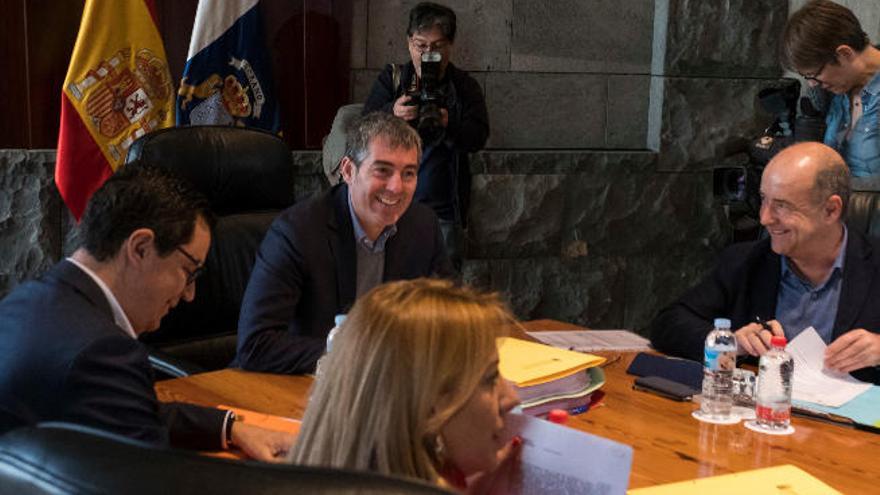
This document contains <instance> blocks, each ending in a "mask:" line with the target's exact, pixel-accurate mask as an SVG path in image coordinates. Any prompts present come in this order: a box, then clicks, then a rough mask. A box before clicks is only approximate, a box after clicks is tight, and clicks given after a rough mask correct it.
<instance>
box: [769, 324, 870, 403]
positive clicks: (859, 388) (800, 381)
mask: <svg viewBox="0 0 880 495" xmlns="http://www.w3.org/2000/svg"><path fill="white" fill-rule="evenodd" d="M825 349H826V346H825V342H823V341H822V338H821V337H819V334H818V333H816V330H815V329H814V328H813V327H809V328H807V329H806V330H804V331H803V332H801V333H800V334H798V336H797V337H795V338H794V339H792V341H791V342H789V344H788V346H787V347H786V350H787V351H788V352H789V353H790V354H791V357H792V358H794V380H793V383H792V399H794V400H796V401H806V402H814V403H816V404H821V405H825V406H831V407H840V406H841V405H843V404H845V403H846V402H848V401H850V400H852V399H853V398H854V397H856V396H857V395H859V394H861V393H863V392H865V391H866V390H868V389H869V388H871V384H870V383H863V382H860V381H858V380H856V379H855V378H853V377H851V376H849V375H847V374H840V373H837V372H835V371H832V370H828V369H823V367H824V363H825Z"/></svg>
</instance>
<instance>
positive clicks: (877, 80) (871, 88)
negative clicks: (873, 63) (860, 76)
mask: <svg viewBox="0 0 880 495" xmlns="http://www.w3.org/2000/svg"><path fill="white" fill-rule="evenodd" d="M862 93H870V94H871V96H877V94H878V93H880V71H878V72H877V73H876V74H874V76H873V77H872V78H871V80H870V81H868V84H866V85H865V87H864V88H862Z"/></svg>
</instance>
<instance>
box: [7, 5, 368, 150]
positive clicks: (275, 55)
mask: <svg viewBox="0 0 880 495" xmlns="http://www.w3.org/2000/svg"><path fill="white" fill-rule="evenodd" d="M84 3H85V0H3V1H2V9H3V14H4V15H2V16H0V56H2V57H3V59H2V60H3V68H4V77H3V78H0V94H2V95H3V96H2V98H0V101H3V102H4V103H3V112H0V148H29V149H35V148H55V146H56V144H57V139H58V121H59V102H60V98H61V85H62V84H63V81H64V77H65V74H66V73H67V66H68V64H69V62H70V55H71V53H72V51H73V45H74V43H75V41H76V34H77V30H78V29H79V23H80V19H81V17H82V10H83V5H84ZM349 4H350V2H348V1H346V0H296V1H289V0H262V1H261V9H262V11H263V19H264V24H265V46H266V48H267V50H269V51H270V59H271V60H272V62H273V67H272V72H273V79H274V80H275V94H276V95H277V97H278V99H279V102H280V105H281V119H282V130H283V133H284V139H285V141H287V143H288V144H289V145H290V146H291V148H293V149H304V148H312V149H314V148H320V146H321V140H322V138H323V136H324V135H325V134H326V133H327V132H328V131H329V129H330V124H331V123H332V120H333V116H334V115H335V112H336V108H337V107H338V106H340V105H342V104H344V103H345V102H346V100H347V97H348V86H349V70H348V69H349V61H348V57H349V55H348V54H349V53H350V43H351V36H350V30H351V6H350V5H349ZM197 5H198V0H156V7H157V13H158V17H159V30H160V32H161V34H162V38H163V40H164V42H165V50H166V53H167V55H168V66H169V69H170V71H171V76H172V78H173V80H174V81H175V84H176V83H179V81H180V76H181V73H182V72H183V66H184V64H185V63H186V55H187V51H188V49H189V39H190V35H191V31H192V24H193V19H194V18H195V11H196V6H197Z"/></svg>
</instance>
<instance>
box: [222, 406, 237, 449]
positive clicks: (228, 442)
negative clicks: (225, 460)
mask: <svg viewBox="0 0 880 495" xmlns="http://www.w3.org/2000/svg"><path fill="white" fill-rule="evenodd" d="M237 420H238V417H237V416H236V415H235V412H233V411H229V415H228V416H227V417H226V433H225V437H224V438H225V439H226V447H227V448H229V447H230V446H232V445H233V443H232V425H233V424H234V423H235V422H236V421H237Z"/></svg>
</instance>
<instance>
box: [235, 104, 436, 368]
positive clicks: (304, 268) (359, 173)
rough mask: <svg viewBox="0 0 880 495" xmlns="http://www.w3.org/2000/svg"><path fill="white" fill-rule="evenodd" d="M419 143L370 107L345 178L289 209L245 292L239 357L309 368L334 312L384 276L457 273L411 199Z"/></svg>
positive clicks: (351, 145) (354, 131) (424, 210)
mask: <svg viewBox="0 0 880 495" xmlns="http://www.w3.org/2000/svg"><path fill="white" fill-rule="evenodd" d="M420 153H421V142H420V140H419V136H418V134H417V133H416V131H415V130H413V129H412V128H411V127H410V126H409V125H408V124H407V123H406V122H405V121H403V120H401V119H399V118H397V117H394V116H392V115H389V114H385V113H378V112H377V113H372V114H368V115H366V116H364V117H361V118H360V119H359V120H358V121H356V122H355V123H354V124H353V125H352V127H351V129H350V131H349V133H348V138H347V143H346V153H345V157H344V158H343V159H342V162H341V167H340V170H341V172H342V177H343V179H344V181H345V182H344V183H343V184H340V185H338V186H336V187H334V188H332V189H331V190H330V191H328V192H327V193H325V194H322V195H320V196H317V197H315V198H312V199H310V200H308V201H305V202H302V203H298V204H296V205H294V206H292V207H291V208H289V209H288V210H286V211H285V212H283V213H282V214H281V215H280V216H279V217H278V218H277V219H276V220H275V222H274V223H273V224H272V226H271V228H270V229H269V232H268V233H267V234H266V238H265V239H264V240H263V243H262V245H261V246H260V250H259V252H258V253H257V259H256V262H255V264H254V269H253V272H252V273H251V278H250V281H249V282H248V286H247V289H246V291H245V294H244V298H243V301H242V307H241V317H240V319H239V325H238V354H237V356H236V359H235V361H234V362H233V365H237V366H240V367H242V368H244V369H247V370H253V371H265V372H272V373H291V374H295V373H309V372H312V371H314V369H315V364H316V362H317V360H318V358H319V357H320V356H321V354H322V353H323V352H324V350H325V348H326V347H325V346H326V338H327V333H328V332H329V331H330V329H331V328H332V327H333V319H334V316H335V315H337V314H340V313H345V312H347V311H348V309H349V308H350V307H351V305H352V304H353V303H354V300H355V298H356V297H357V296H359V295H361V294H363V293H365V292H367V291H368V290H370V289H371V288H373V287H375V286H376V285H379V284H381V283H382V282H385V281H390V280H399V279H411V278H417V277H427V276H451V275H452V266H451V264H450V262H449V258H448V257H447V255H446V251H445V249H444V247H443V238H442V235H441V234H440V227H439V224H438V221H437V217H436V216H435V215H434V213H433V212H432V211H431V209H430V208H428V207H426V206H424V205H421V204H412V198H413V193H414V192H415V189H416V179H417V177H418V167H419V155H420Z"/></svg>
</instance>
